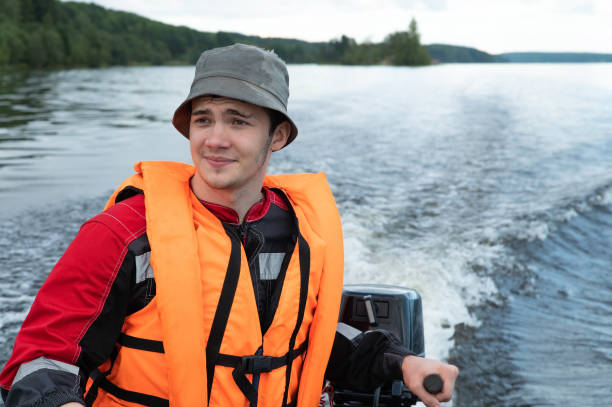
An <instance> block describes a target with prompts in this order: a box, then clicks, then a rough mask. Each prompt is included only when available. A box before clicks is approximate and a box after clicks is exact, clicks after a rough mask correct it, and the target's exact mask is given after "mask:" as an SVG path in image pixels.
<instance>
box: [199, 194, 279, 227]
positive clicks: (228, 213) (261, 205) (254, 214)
mask: <svg viewBox="0 0 612 407" xmlns="http://www.w3.org/2000/svg"><path fill="white" fill-rule="evenodd" d="M261 192H262V193H263V199H262V200H261V201H259V202H255V204H253V206H251V208H250V209H249V210H248V212H247V214H246V216H245V217H244V222H245V223H246V222H255V221H258V220H259V219H261V218H263V217H264V216H265V215H266V213H268V209H270V204H271V203H273V204H275V205H276V206H278V207H280V208H282V209H284V210H289V208H288V207H287V205H286V204H285V201H284V200H283V199H282V198H281V197H280V195H279V194H278V193H276V192H274V191H272V190H271V189H270V188H267V187H263V188H262V190H261ZM198 200H199V201H200V202H201V203H202V205H204V206H205V207H206V209H208V210H209V211H211V212H212V213H213V215H215V216H216V217H217V218H219V220H220V221H221V222H226V223H233V224H236V225H237V224H239V220H240V219H239V217H238V213H237V212H236V211H235V210H233V209H232V208H228V207H227V206H224V205H219V204H216V203H212V202H206V201H203V200H201V199H198Z"/></svg>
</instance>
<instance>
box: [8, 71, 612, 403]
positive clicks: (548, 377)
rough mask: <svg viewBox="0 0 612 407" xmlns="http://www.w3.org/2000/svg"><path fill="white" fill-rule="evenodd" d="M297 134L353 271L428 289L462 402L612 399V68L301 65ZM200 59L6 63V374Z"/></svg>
mask: <svg viewBox="0 0 612 407" xmlns="http://www.w3.org/2000/svg"><path fill="white" fill-rule="evenodd" d="M289 71H290V75H291V95H292V96H291V98H290V103H289V110H290V112H291V113H292V115H293V117H294V119H295V122H296V123H297V125H298V127H299V129H300V135H299V136H298V138H297V140H296V141H295V142H294V143H293V144H292V145H291V146H290V147H289V148H287V149H285V150H282V151H280V152H278V153H275V154H274V155H273V158H272V163H271V172H301V171H325V172H326V173H327V176H328V179H329V181H330V183H331V186H332V190H333V192H334V194H335V197H336V200H337V202H338V205H339V208H340V213H341V216H342V220H343V225H344V233H345V237H344V238H345V248H346V273H345V276H346V277H345V280H346V282H349V283H351V282H380V283H386V284H395V285H402V286H408V287H412V288H415V289H417V290H418V291H419V292H420V294H421V296H422V298H423V306H424V317H425V336H426V338H425V339H426V353H427V355H428V356H430V357H435V358H443V359H446V360H449V361H451V362H452V363H455V364H457V365H458V366H459V367H460V369H461V375H460V379H459V381H458V383H457V392H456V395H455V399H454V403H453V405H454V406H560V405H564V406H565V405H568V406H577V405H588V404H607V403H608V402H609V401H610V399H611V398H612V64H581V65H580V64H564V65H556V64H542V65H539V64H532V65H521V64H506V65H504V64H497V65H478V64H472V65H440V66H432V67H425V68H394V67H337V66H316V65H295V66H290V67H289ZM192 75H193V68H191V67H147V68H109V69H95V70H68V71H46V72H24V71H4V72H0V210H1V213H0V294H1V295H0V365H3V364H4V362H5V361H6V360H7V358H8V356H9V354H10V348H11V346H12V343H13V341H14V337H15V335H16V333H17V330H18V328H19V326H20V324H21V321H22V320H23V318H24V317H25V315H26V313H27V311H28V308H29V306H30V305H31V303H32V301H33V298H34V296H35V294H36V291H37V289H38V288H39V287H40V285H41V284H42V282H43V281H44V279H45V277H46V275H47V274H48V273H49V271H50V269H51V268H52V267H53V265H54V264H55V262H56V261H57V259H58V257H59V256H61V254H62V252H63V250H64V249H65V247H66V246H67V245H68V243H69V242H70V240H71V239H72V238H73V237H74V235H75V233H76V232H77V230H78V228H79V225H80V224H81V223H82V222H83V221H84V220H86V219H87V218H88V217H91V216H93V215H94V214H95V213H97V212H98V211H99V210H100V209H101V208H102V207H103V205H104V202H105V199H106V197H107V196H108V194H109V193H110V191H111V190H112V189H113V188H114V187H115V186H116V185H118V183H119V182H120V181H121V180H122V179H123V178H125V177H127V176H129V175H131V173H132V164H133V163H134V162H136V161H139V160H151V159H153V160H178V161H188V160H189V154H188V149H187V142H186V140H185V139H184V138H183V137H182V136H180V135H179V134H178V133H177V132H176V131H175V130H174V129H173V127H172V126H171V124H170V120H171V117H172V113H173V110H174V108H175V107H176V106H178V104H179V103H180V102H181V101H182V99H183V97H184V96H185V95H186V93H187V90H188V86H189V84H190V82H191V79H192Z"/></svg>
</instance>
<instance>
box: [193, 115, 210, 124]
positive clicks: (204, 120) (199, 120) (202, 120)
mask: <svg viewBox="0 0 612 407" xmlns="http://www.w3.org/2000/svg"><path fill="white" fill-rule="evenodd" d="M194 122H195V123H200V124H206V123H210V120H209V119H208V118H207V117H196V118H195V119H194Z"/></svg>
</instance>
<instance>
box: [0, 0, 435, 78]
mask: <svg viewBox="0 0 612 407" xmlns="http://www.w3.org/2000/svg"><path fill="white" fill-rule="evenodd" d="M407 28H408V29H407V30H406V31H399V32H394V33H391V34H389V35H388V36H387V37H386V38H385V39H384V41H382V42H379V43H369V42H365V43H357V42H356V41H355V40H354V39H352V38H350V37H347V36H342V37H341V38H339V39H333V40H331V41H328V42H307V41H301V40H296V39H285V38H262V37H258V36H248V35H243V34H239V33H231V32H216V33H213V32H201V31H197V30H194V29H191V28H188V27H184V26H180V27H177V26H172V25H169V24H164V23H161V22H158V21H153V20H150V19H147V18H144V17H141V16H138V15H136V14H133V13H128V12H123V11H115V10H109V9H106V8H104V7H101V6H98V5H95V4H86V3H76V2H60V1H59V0H0V33H1V35H0V66H2V65H4V66H7V65H8V66H27V67H34V68H47V67H52V68H53V67H58V68H65V67H99V66H110V65H172V64H193V63H195V61H196V60H197V58H198V57H199V55H200V54H201V52H202V51H204V50H206V49H210V48H215V47H219V46H225V45H230V44H233V43H236V42H241V43H246V44H252V45H257V46H259V47H262V48H266V49H273V50H274V51H275V52H276V53H277V54H278V55H279V56H280V57H281V58H283V59H284V60H285V61H286V62H288V63H319V64H349V65H377V64H385V65H407V66H419V65H429V64H430V63H431V58H430V55H429V53H428V51H427V49H426V48H425V47H424V46H423V45H421V43H420V35H419V32H418V28H417V23H416V21H415V20H414V19H413V20H412V21H411V22H410V23H409V24H408V27H407Z"/></svg>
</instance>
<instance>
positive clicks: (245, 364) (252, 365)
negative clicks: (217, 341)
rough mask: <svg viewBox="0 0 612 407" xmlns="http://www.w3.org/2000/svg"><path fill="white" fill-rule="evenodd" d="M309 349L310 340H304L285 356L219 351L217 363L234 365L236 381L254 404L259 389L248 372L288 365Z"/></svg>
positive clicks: (233, 375)
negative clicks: (244, 354) (228, 353)
mask: <svg viewBox="0 0 612 407" xmlns="http://www.w3.org/2000/svg"><path fill="white" fill-rule="evenodd" d="M306 349H308V341H307V340H306V341H304V343H302V344H301V345H300V347H299V348H297V349H295V350H293V351H291V352H289V354H286V355H283V356H259V355H254V356H234V355H226V354H224V353H219V355H218V356H217V362H216V364H217V365H220V366H227V367H233V368H234V370H233V371H232V377H233V378H234V382H236V385H237V386H238V388H239V389H240V391H242V393H243V394H244V396H245V397H246V398H247V400H249V402H250V403H251V405H252V406H255V405H257V390H256V389H255V387H254V386H253V384H252V383H251V382H250V381H249V379H247V377H246V374H259V373H267V372H271V371H272V370H274V369H278V368H280V367H282V366H286V365H287V361H289V362H293V360H294V359H295V358H297V357H298V356H300V355H302V354H304V352H306Z"/></svg>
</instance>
